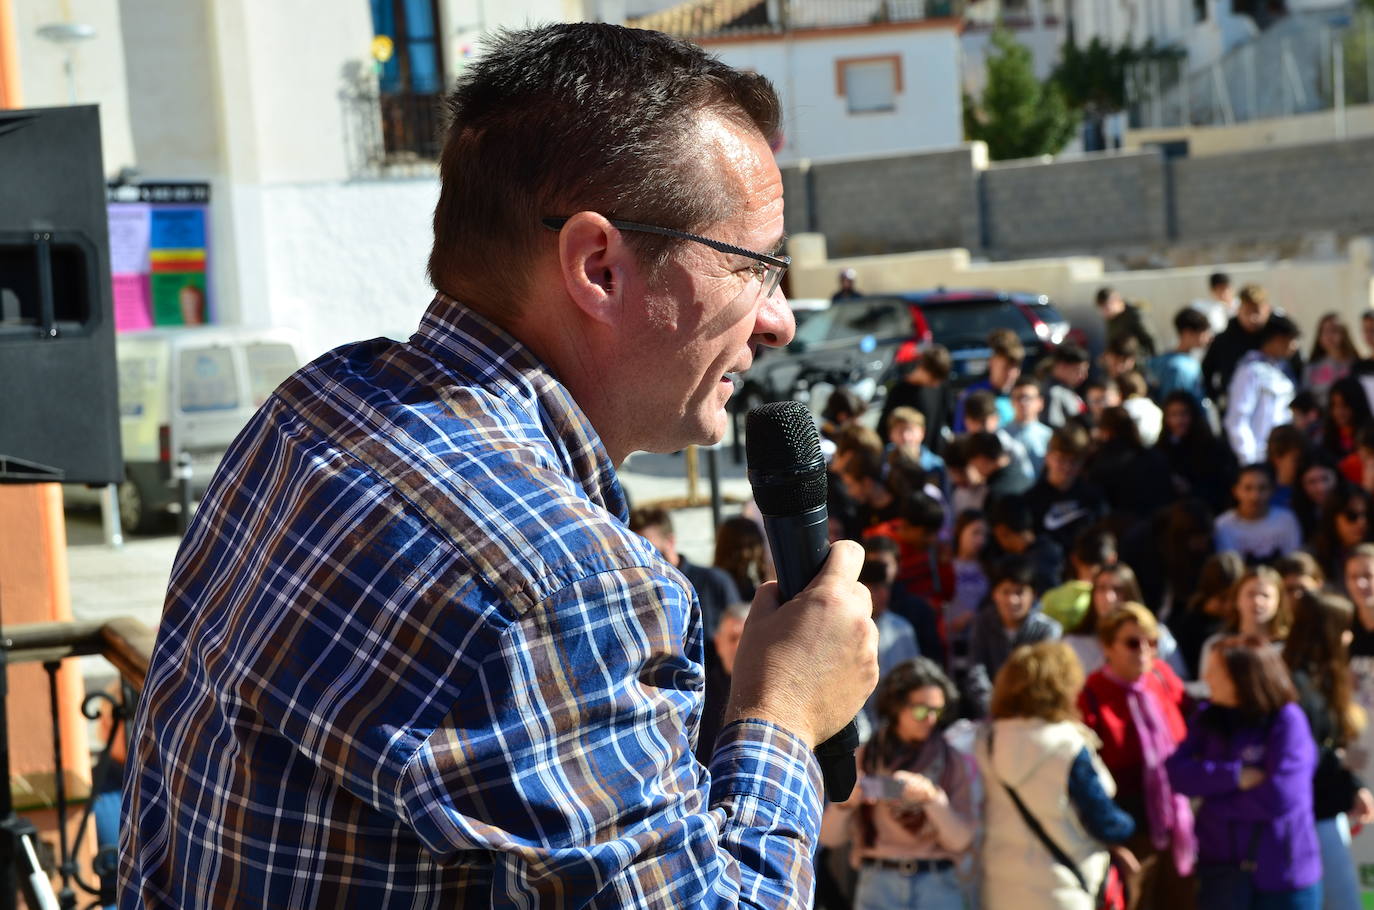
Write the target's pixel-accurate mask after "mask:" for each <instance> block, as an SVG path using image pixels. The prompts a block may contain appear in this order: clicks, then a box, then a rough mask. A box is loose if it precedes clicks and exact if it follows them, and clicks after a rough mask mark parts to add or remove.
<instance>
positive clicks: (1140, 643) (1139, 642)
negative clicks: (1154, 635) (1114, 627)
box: [1121, 635, 1158, 651]
mask: <svg viewBox="0 0 1374 910" xmlns="http://www.w3.org/2000/svg"><path fill="white" fill-rule="evenodd" d="M1121 643H1122V644H1123V645H1125V646H1126V647H1128V648H1130V649H1131V650H1132V651H1139V650H1141V649H1142V648H1144V647H1145V646H1146V645H1149V646H1150V650H1151V651H1153V650H1155V649H1156V648H1157V647H1158V645H1156V644H1155V642H1154V640H1153V639H1149V638H1141V637H1140V636H1138V635H1133V636H1131V637H1130V638H1124V639H1122V640H1121Z"/></svg>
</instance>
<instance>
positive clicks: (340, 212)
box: [241, 179, 439, 356]
mask: <svg viewBox="0 0 1374 910" xmlns="http://www.w3.org/2000/svg"><path fill="white" fill-rule="evenodd" d="M438 198H439V182H438V181H437V180H435V179H420V180H386V181H380V180H379V181H358V182H353V183H347V184H294V185H287V184H278V185H276V186H270V187H264V188H261V189H260V190H259V194H258V198H257V200H256V202H257V206H258V213H257V214H258V216H259V221H258V224H259V225H260V229H259V231H258V232H257V233H256V237H255V238H252V239H254V240H256V246H257V248H258V249H259V250H260V252H261V258H260V259H257V260H255V261H252V262H245V263H244V267H245V269H248V270H254V271H256V272H260V275H259V278H260V281H259V284H260V287H261V288H262V289H263V294H264V296H263V297H262V298H255V299H252V300H248V301H245V304H246V306H245V307H244V310H243V312H242V314H241V316H242V319H241V321H243V322H247V323H256V324H264V323H270V324H273V325H285V326H291V327H292V328H295V329H297V330H298V331H300V332H301V334H302V336H303V337H304V339H305V341H306V347H307V353H309V354H310V355H311V356H313V355H315V354H318V353H320V352H322V351H325V350H327V349H328V348H331V347H334V346H336V345H339V344H342V343H344V342H347V341H355V340H358V339H362V338H372V337H375V336H377V335H389V336H391V337H399V338H406V337H409V335H410V333H411V332H413V331H414V330H415V327H416V326H417V325H418V324H419V321H420V315H421V314H422V313H423V312H424V309H425V307H426V306H428V304H429V301H430V299H431V298H432V297H433V296H434V289H433V288H432V287H431V286H430V284H429V281H428V279H427V278H426V277H425V263H426V262H427V261H428V259H429V249H430V244H431V242H432V240H433V236H434V235H433V229H432V227H431V219H432V218H433V217H434V205H435V203H436V202H437V201H438ZM244 207H245V208H246V206H244Z"/></svg>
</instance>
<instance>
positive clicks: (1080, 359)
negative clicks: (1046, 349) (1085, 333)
mask: <svg viewBox="0 0 1374 910" xmlns="http://www.w3.org/2000/svg"><path fill="white" fill-rule="evenodd" d="M1050 360H1051V361H1053V362H1054V363H1071V364H1074V365H1077V364H1080V363H1087V362H1088V360H1089V358H1088V352H1087V351H1085V350H1083V347H1082V345H1077V344H1074V343H1073V342H1067V343H1065V344H1061V345H1060V346H1059V347H1057V348H1055V349H1054V352H1053V353H1052V354H1050Z"/></svg>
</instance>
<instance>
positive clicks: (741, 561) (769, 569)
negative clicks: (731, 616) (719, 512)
mask: <svg viewBox="0 0 1374 910" xmlns="http://www.w3.org/2000/svg"><path fill="white" fill-rule="evenodd" d="M711 564H712V565H713V566H715V567H716V568H717V569H722V570H724V572H725V573H726V574H727V575H729V576H730V578H731V579H732V580H733V581H734V583H735V588H736V589H737V590H738V591H739V596H740V599H741V600H747V601H751V602H752V601H753V599H754V591H755V590H756V589H757V588H758V586H759V585H761V584H763V583H764V582H765V581H771V580H772V578H773V564H772V562H771V561H770V560H769V558H768V548H767V546H765V545H764V540H763V529H762V528H760V527H759V525H758V522H756V521H754V519H752V518H748V517H746V516H744V515H737V516H735V517H734V518H727V519H725V521H723V522H721V523H720V527H719V528H717V529H716V550H715V558H714V559H712V560H711Z"/></svg>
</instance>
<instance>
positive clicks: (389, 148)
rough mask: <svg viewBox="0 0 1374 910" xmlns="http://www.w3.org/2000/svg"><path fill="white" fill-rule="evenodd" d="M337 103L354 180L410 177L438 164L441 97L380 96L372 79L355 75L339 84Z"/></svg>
mask: <svg viewBox="0 0 1374 910" xmlns="http://www.w3.org/2000/svg"><path fill="white" fill-rule="evenodd" d="M339 100H340V103H341V104H342V106H343V115H344V132H345V141H346V142H347V144H348V157H349V170H350V172H351V173H352V174H353V175H354V176H355V177H382V176H398V175H415V174H418V173H420V172H422V171H423V170H425V169H427V168H432V166H433V163H434V162H436V161H438V160H439V152H440V150H441V149H442V147H443V128H444V113H443V101H444V96H443V95H442V94H438V93H422V92H380V91H378V89H377V83H376V80H375V79H370V78H366V77H364V76H359V75H356V74H355V75H353V76H350V77H349V78H348V79H346V80H345V85H344V88H343V90H342V91H341V92H340V93H339Z"/></svg>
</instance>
